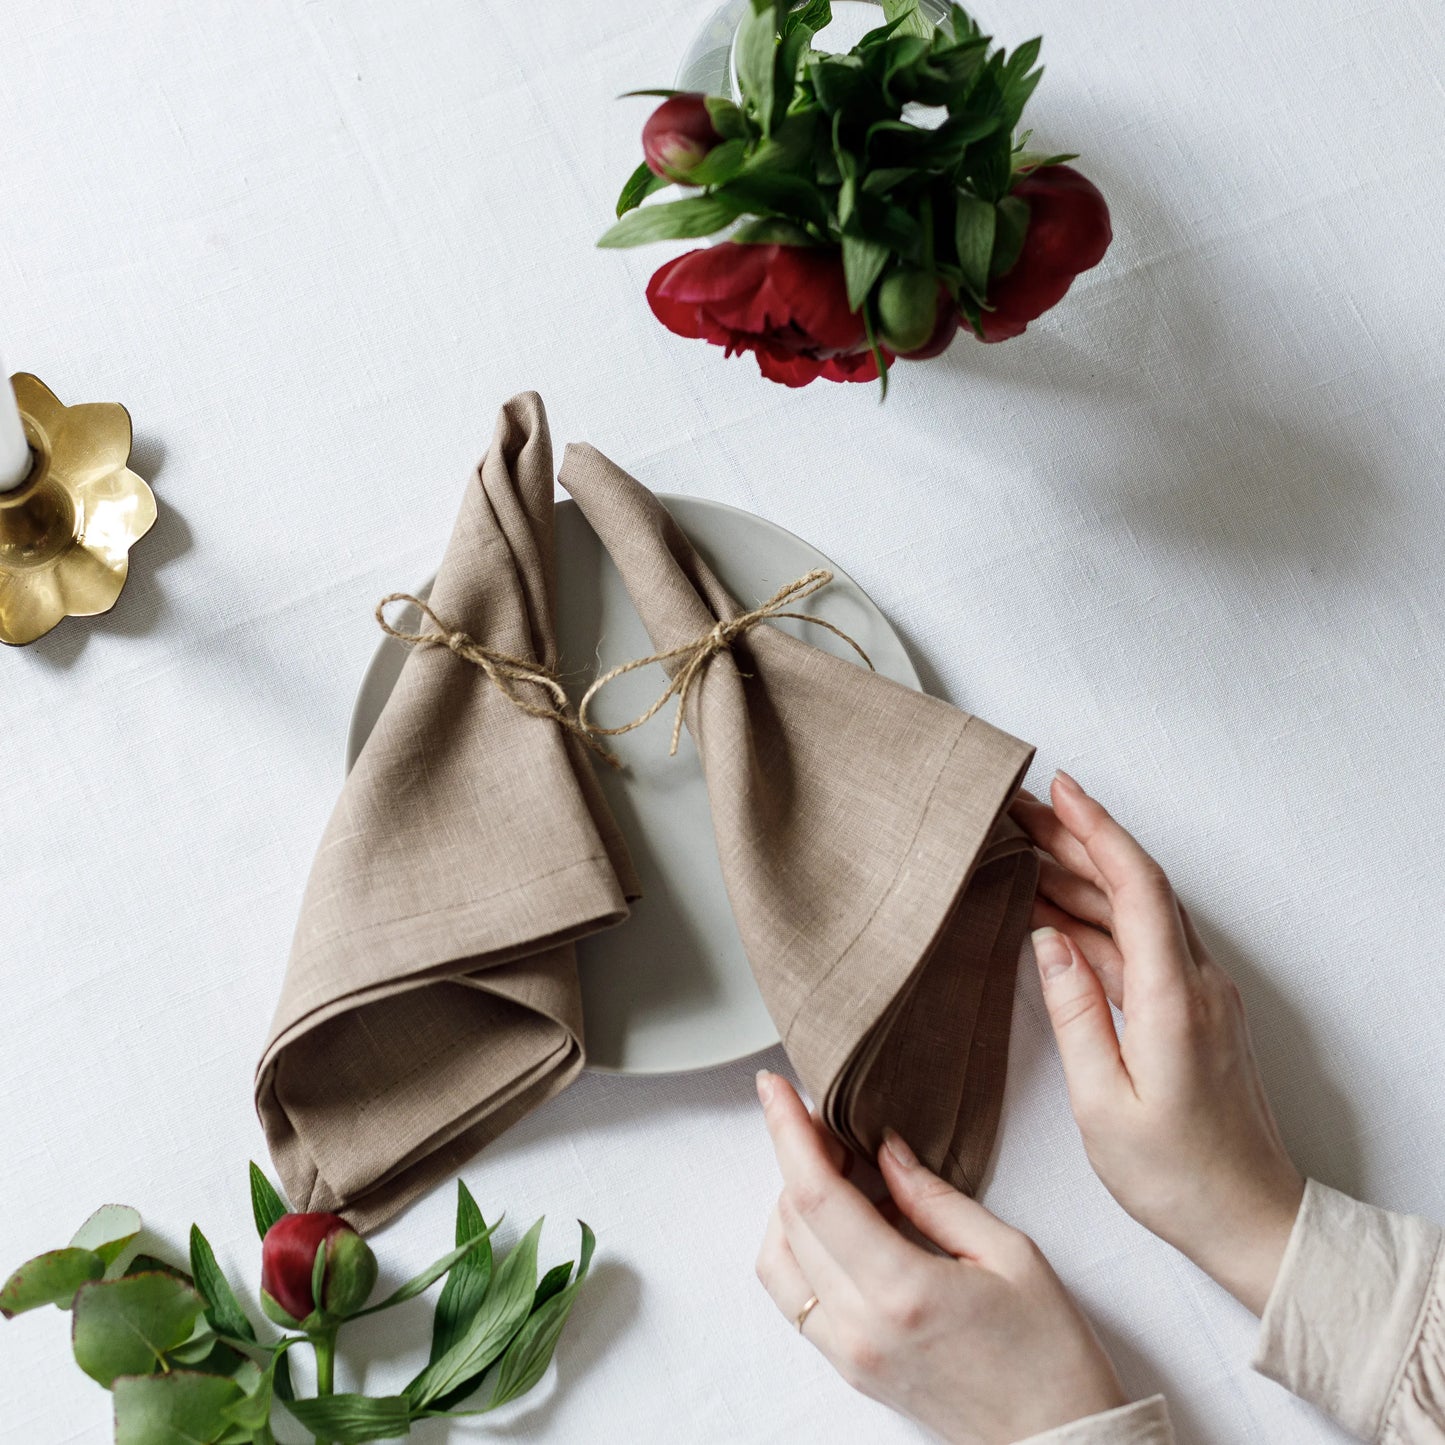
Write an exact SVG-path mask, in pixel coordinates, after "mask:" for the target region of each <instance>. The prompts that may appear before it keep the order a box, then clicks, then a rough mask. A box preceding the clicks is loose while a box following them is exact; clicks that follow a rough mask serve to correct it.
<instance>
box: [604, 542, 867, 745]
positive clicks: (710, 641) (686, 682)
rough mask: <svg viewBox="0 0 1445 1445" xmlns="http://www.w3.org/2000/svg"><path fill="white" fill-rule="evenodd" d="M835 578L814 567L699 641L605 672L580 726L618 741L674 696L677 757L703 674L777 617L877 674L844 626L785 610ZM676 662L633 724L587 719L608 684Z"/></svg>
mask: <svg viewBox="0 0 1445 1445" xmlns="http://www.w3.org/2000/svg"><path fill="white" fill-rule="evenodd" d="M832 580H833V574H832V573H831V572H829V571H828V570H827V568H825V567H815V568H814V569H813V570H812V571H811V572H808V573H805V574H804V575H803V576H802V577H799V578H798V579H797V581H796V582H789V583H788V585H787V586H786V587H780V588H778V590H777V591H776V592H774V593H773V595H772V596H771V597H769V598H768V600H767V601H766V602H764V603H763V604H762V605H761V606H759V607H755V608H754V609H753V610H752V611H751V612H744V613H743V614H742V615H741V616H738V617H734V618H732V619H730V620H729V621H726V622H719V623H717V625H716V626H714V627H713V628H712V629H711V630H710V631H708V632H705V633H704V634H703V635H702V636H701V637H698V638H694V639H693V641H691V642H685V643H683V645H682V646H681V647H673V648H670V649H669V650H668V651H666V652H654V653H653V654H652V656H651V657H638V658H635V659H634V660H633V661H631V662H624V663H622V664H621V665H620V666H618V667H614V668H613V669H612V671H611V672H606V673H603V675H602V676H601V677H599V678H598V679H597V681H596V682H594V683H593V684H592V686H591V687H589V688H588V689H587V691H586V692H585V693H583V695H582V703H581V706H580V707H579V708H578V709H577V721H578V723H579V725H580V726H581V727H582V729H583V731H584V732H586V733H588V734H589V735H591V734H596V735H597V736H599V737H608V738H613V737H617V736H618V735H619V734H620V733H630V732H631V731H632V730H633V729H634V728H640V727H641V726H642V725H643V723H645V722H648V721H650V720H651V719H652V718H654V717H656V716H657V714H658V713H659V712H661V711H662V709H663V708H664V707H666V706H667V703H668V699H670V698H673V697H676V698H677V716H676V717H675V718H674V719H673V723H672V747H671V748H670V749H669V753H668V755H669V756H670V757H675V756H676V755H677V745H678V742H679V740H680V739H681V737H682V719H683V713H684V710H685V709H686V707H687V699H688V694H689V693H690V692H691V691H692V688H693V685H694V684H695V683H696V682H698V680H699V679H700V678H701V677H702V674H703V670H704V669H705V668H706V667H707V665H708V663H709V662H711V661H712V659H713V658H714V657H716V656H717V655H718V653H720V652H726V651H728V650H729V649H730V648H731V647H732V645H733V643H734V642H735V641H736V640H737V639H738V638H739V637H741V636H742V635H743V633H745V632H747V631H748V630H749V629H751V628H754V627H756V626H757V625H758V623H760V622H768V621H770V620H772V619H775V618H778V617H795V618H797V619H798V620H799V621H801V622H812V623H815V624H816V625H817V626H819V627H826V628H827V629H828V631H829V632H831V633H832V634H833V635H834V636H835V637H841V638H842V639H843V641H844V642H846V643H847V644H848V646H849V647H851V648H852V649H853V651H854V652H856V653H857V654H858V656H859V657H861V658H862V659H863V661H864V662H866V663H867V664H868V666H869V667H870V668H872V669H873V670H874V671H875V672H876V671H877V669H876V668H873V661H872V659H871V658H870V657H869V656H868V654H867V653H866V652H864V651H863V649H862V648H861V647H859V646H858V644H857V643H856V642H855V641H854V640H853V639H852V638H851V637H849V636H848V634H847V633H846V632H844V631H843V629H842V628H841V627H834V626H833V624H832V623H831V622H827V621H825V620H824V619H823V618H821V617H814V616H813V615H812V614H811V613H809V612H789V611H787V610H786V609H787V608H788V606H789V604H791V603H795V602H801V601H802V600H803V599H804V598H805V597H811V596H812V595H813V593H815V592H817V591H819V590H821V589H822V588H824V587H826V586H827V585H828V584H829V583H830V582H831V581H832ZM675 658H686V659H687V660H686V662H684V663H683V665H682V666H681V667H680V668H678V670H677V671H676V672H675V673H674V674H673V675H672V679H671V681H670V682H669V683H668V684H667V687H666V689H665V690H664V691H663V693H662V696H661V697H659V698H658V699H657V701H656V702H655V703H653V704H652V706H651V707H650V708H648V709H647V711H646V712H643V713H639V714H638V715H637V716H636V717H635V718H633V719H632V721H631V722H627V723H623V724H622V725H621V726H620V727H615V728H604V727H597V726H596V725H595V724H593V723H590V722H588V721H587V709H588V707H589V705H590V704H591V702H592V699H593V698H594V697H596V696H597V694H598V693H599V692H601V690H602V689H603V688H604V687H606V686H607V684H608V683H609V682H614V681H616V679H617V678H619V677H621V676H622V675H623V674H624V673H628V672H633V671H635V670H636V669H637V668H639V667H651V666H652V664H653V663H654V662H671V661H673V660H674V659H675Z"/></svg>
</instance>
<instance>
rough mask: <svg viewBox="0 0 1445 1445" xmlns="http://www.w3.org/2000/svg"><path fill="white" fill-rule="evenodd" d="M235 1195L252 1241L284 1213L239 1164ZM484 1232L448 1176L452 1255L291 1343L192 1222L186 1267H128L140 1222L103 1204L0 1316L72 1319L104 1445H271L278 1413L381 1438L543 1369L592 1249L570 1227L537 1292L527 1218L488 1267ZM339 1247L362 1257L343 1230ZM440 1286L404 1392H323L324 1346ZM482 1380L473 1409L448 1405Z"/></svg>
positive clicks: (147, 1258)
mask: <svg viewBox="0 0 1445 1445" xmlns="http://www.w3.org/2000/svg"><path fill="white" fill-rule="evenodd" d="M250 1189H251V1203H252V1210H253V1213H254V1216H255V1222H256V1232H257V1234H258V1235H260V1237H261V1238H262V1239H263V1240H264V1239H265V1237H266V1234H267V1232H268V1231H269V1230H270V1229H271V1227H272V1226H273V1225H274V1224H276V1222H277V1221H278V1220H279V1219H281V1218H282V1217H283V1216H284V1215H286V1214H288V1213H289V1212H290V1211H289V1209H288V1207H287V1204H286V1201H285V1200H284V1199H283V1198H282V1197H281V1195H280V1194H279V1193H278V1192H277V1190H276V1188H275V1186H274V1185H272V1183H271V1182H270V1180H269V1179H267V1178H266V1176H265V1174H264V1173H262V1171H261V1170H260V1169H258V1168H257V1167H256V1165H254V1164H252V1165H251V1170H250ZM497 1223H500V1219H499V1220H498V1222H497ZM497 1223H494V1224H491V1225H488V1224H487V1223H486V1221H485V1220H484V1219H483V1217H482V1211H481V1210H480V1208H479V1207H478V1206H477V1202H476V1200H475V1199H474V1198H473V1197H472V1195H471V1193H470V1191H469V1190H468V1189H467V1186H466V1185H465V1184H464V1183H462V1182H461V1181H460V1180H459V1181H458V1183H457V1211H456V1245H455V1247H454V1248H453V1249H451V1250H449V1251H448V1252H447V1253H446V1254H444V1255H443V1256H442V1257H441V1258H440V1259H438V1260H437V1261H436V1262H435V1263H433V1264H432V1265H430V1266H428V1268H426V1269H424V1270H422V1271H421V1273H420V1274H418V1275H416V1276H414V1277H413V1278H412V1279H410V1280H408V1281H407V1282H406V1283H405V1284H403V1285H401V1286H400V1287H399V1288H398V1289H396V1290H394V1291H393V1292H392V1293H391V1294H390V1295H388V1296H386V1297H385V1298H384V1299H382V1300H380V1301H379V1302H378V1303H376V1304H372V1305H364V1307H361V1308H355V1309H353V1310H352V1312H351V1313H349V1314H347V1315H346V1316H345V1317H344V1318H336V1317H329V1316H328V1315H327V1313H326V1311H325V1310H324V1309H320V1308H318V1309H316V1310H314V1311H313V1313H312V1314H311V1315H309V1316H308V1317H307V1318H306V1319H305V1320H301V1321H298V1322H296V1326H295V1330H294V1332H293V1331H291V1330H289V1329H288V1330H287V1331H286V1332H283V1333H282V1334H281V1335H280V1336H279V1337H276V1338H271V1339H265V1338H262V1336H261V1334H260V1333H259V1332H258V1328H257V1324H256V1323H255V1320H254V1319H253V1316H252V1315H251V1314H249V1313H248V1312H247V1310H246V1308H245V1307H244V1306H243V1305H242V1303H241V1300H240V1298H239V1297H238V1295H237V1294H236V1291H235V1290H234V1289H233V1288H232V1286H231V1284H230V1281H229V1280H227V1278H226V1276H225V1274H224V1272H223V1271H222V1270H221V1268H220V1265H219V1264H218V1263H217V1261H216V1255H215V1251H214V1250H213V1249H212V1248H211V1245H210V1242H209V1241H208V1240H207V1239H206V1237H205V1235H204V1234H202V1232H201V1230H200V1229H199V1227H197V1226H195V1225H192V1227H191V1234H190V1261H189V1263H190V1269H189V1270H186V1269H183V1268H181V1267H180V1266H178V1265H174V1264H169V1263H167V1262H165V1261H164V1260H160V1259H157V1258H156V1257H155V1256H152V1255H148V1254H132V1255H131V1257H130V1259H129V1262H128V1263H127V1262H126V1259H125V1256H126V1253H127V1251H128V1250H129V1249H130V1248H131V1246H132V1245H133V1243H134V1241H135V1239H136V1237H137V1235H138V1234H139V1233H140V1228H141V1218H140V1215H139V1214H137V1213H136V1211H135V1210H133V1209H130V1208H128V1207H126V1206H124V1205H114V1204H108V1205H105V1206H104V1207H103V1208H101V1209H99V1210H97V1211H96V1212H95V1213H94V1214H93V1215H92V1216H91V1217H90V1218H89V1219H88V1220H86V1222H85V1223H84V1224H83V1225H82V1226H81V1227H80V1229H79V1230H78V1231H77V1232H76V1234H75V1236H74V1237H73V1238H72V1240H71V1241H70V1243H69V1244H68V1245H67V1246H65V1247H64V1248H62V1249H56V1250H51V1251H49V1252H48V1253H46V1254H42V1255H38V1256H37V1257H36V1258H34V1259H31V1260H27V1261H26V1262H25V1263H24V1264H22V1265H21V1266H20V1267H19V1268H18V1269H17V1270H16V1271H15V1272H14V1273H13V1274H12V1275H11V1276H10V1278H9V1279H8V1280H7V1281H6V1282H5V1284H4V1285H3V1287H0V1313H3V1315H4V1316H5V1317H6V1318H7V1319H8V1318H11V1317H13V1316H15V1315H18V1314H22V1313H24V1312H26V1311H28V1310H33V1309H39V1308H41V1307H42V1306H44V1305H56V1306H58V1307H59V1308H61V1309H68V1310H70V1311H71V1313H72V1316H73V1322H72V1329H71V1339H72V1348H73V1350H74V1354H75V1359H76V1363H77V1364H78V1365H79V1366H80V1367H81V1369H82V1370H84V1371H85V1373H86V1374H88V1375H89V1376H90V1377H91V1378H92V1379H94V1380H96V1381H97V1382H98V1383H99V1384H101V1385H104V1386H105V1387H106V1388H107V1389H108V1390H110V1391H111V1394H112V1399H113V1402H114V1415H115V1439H116V1441H117V1442H118V1445H248V1442H249V1445H275V1435H274V1433H273V1429H272V1421H273V1417H274V1414H275V1411H276V1409H277V1408H278V1407H279V1408H281V1409H283V1410H285V1411H286V1412H287V1413H289V1414H290V1415H291V1416H292V1417H294V1419H295V1420H297V1421H298V1422H299V1423H300V1424H301V1425H302V1426H303V1427H304V1428H305V1429H307V1430H309V1431H311V1432H312V1434H313V1436H314V1438H315V1440H316V1441H317V1442H335V1445H349V1442H353V1441H368V1440H391V1439H396V1438H399V1437H401V1436H405V1435H407V1434H408V1433H409V1432H410V1430H411V1426H412V1424H413V1423H414V1422H415V1421H417V1420H423V1419H434V1418H437V1417H439V1416H445V1415H459V1416H470V1415H480V1414H485V1413H487V1412H488V1411H491V1410H495V1409H497V1408H498V1407H499V1406H501V1405H505V1404H508V1403H509V1402H511V1401H512V1400H515V1399H517V1398H518V1397H519V1396H521V1395H524V1394H526V1393H527V1391H529V1390H530V1389H532V1388H533V1387H534V1386H535V1385H536V1384H537V1383H538V1382H539V1381H540V1380H541V1378H542V1377H543V1375H544V1374H546V1371H547V1367H548V1365H549V1364H550V1362H551V1360H552V1356H553V1354H554V1352H555V1350H556V1347H557V1341H558V1338H559V1336H560V1335H561V1333H562V1328H563V1326H564V1325H565V1324H566V1322H567V1317H568V1315H569V1314H570V1313H571V1310H572V1306H573V1303H574V1301H575V1300H576V1297H577V1293H578V1291H579V1290H580V1288H581V1286H582V1282H583V1280H584V1279H585V1278H586V1276H587V1272H588V1268H589V1266H590V1264H591V1260H592V1253H593V1250H594V1248H595V1244H596V1241H595V1239H594V1236H593V1234H592V1231H591V1230H590V1229H589V1228H588V1227H587V1226H586V1225H585V1224H584V1225H582V1247H581V1251H580V1253H579V1256H578V1259H577V1260H576V1262H575V1264H574V1263H572V1262H568V1263H565V1264H560V1265H557V1266H555V1267H554V1268H552V1269H550V1270H549V1271H548V1272H547V1273H546V1274H545V1275H544V1276H543V1277H542V1279H541V1280H540V1281H539V1280H538V1278H537V1251H538V1244H539V1241H540V1237H541V1233H542V1221H541V1220H540V1219H539V1220H538V1221H537V1222H536V1223H535V1224H534V1225H533V1226H532V1228H531V1229H529V1230H528V1231H527V1233H526V1234H525V1235H524V1236H523V1237H522V1239H521V1240H520V1241H519V1242H518V1243H517V1244H516V1245H515V1246H514V1247H513V1249H512V1250H511V1252H510V1253H509V1254H507V1256H506V1257H505V1258H504V1259H503V1260H502V1261H501V1262H500V1264H497V1263H495V1262H494V1260H493V1255H492V1244H491V1238H492V1235H493V1233H494V1232H495V1230H496V1228H497ZM334 1224H335V1221H333V1225H334ZM347 1240H348V1242H349V1243H350V1244H352V1245H355V1246H357V1248H360V1247H361V1246H360V1241H358V1240H356V1239H354V1238H353V1237H352V1236H351V1235H350V1234H349V1233H348V1234H347ZM327 1259H328V1256H327V1251H326V1247H325V1243H324V1242H323V1244H322V1246H321V1247H320V1248H318V1250H317V1253H316V1259H315V1264H314V1266H313V1268H312V1279H311V1287H312V1299H313V1300H318V1301H319V1300H322V1299H325V1298H328V1296H326V1295H324V1293H323V1289H324V1286H325V1283H326V1270H327ZM441 1279H445V1284H444V1285H443V1286H442V1290H441V1294H440V1296H439V1297H438V1299H437V1302H436V1307H435V1310H434V1311H433V1315H432V1333H431V1350H430V1355H429V1358H428V1361H427V1364H426V1366H425V1367H424V1368H423V1369H422V1370H421V1371H420V1372H419V1373H418V1374H417V1376H416V1377H415V1378H414V1379H413V1380H412V1381H411V1383H410V1384H409V1385H408V1386H407V1387H406V1389H405V1390H404V1391H402V1392H401V1393H400V1394H397V1395H386V1396H372V1395H362V1394H346V1393H336V1392H335V1391H334V1388H333V1383H334V1381H333V1351H334V1349H335V1345H336V1340H337V1336H338V1333H339V1332H340V1330H341V1329H342V1328H343V1327H344V1326H345V1324H346V1323H347V1322H348V1321H349V1320H352V1319H359V1318H360V1317H361V1316H363V1315H369V1314H375V1313H377V1312H378V1311H381V1310H387V1309H392V1308H394V1307H395V1306H397V1305H401V1304H405V1303H406V1302H407V1301H409V1300H412V1299H415V1298H416V1297H417V1296H419V1295H421V1294H423V1293H424V1292H425V1291H426V1290H428V1289H429V1288H430V1287H431V1286H432V1285H433V1284H435V1283H436V1282H437V1281H438V1280H441ZM330 1298H333V1299H334V1298H335V1296H334V1295H333V1296H331V1297H330ZM348 1308H349V1307H348ZM263 1313H264V1311H263ZM301 1344H307V1345H309V1346H310V1347H311V1348H312V1349H313V1350H314V1352H315V1355H316V1365H317V1393H316V1395H315V1396H313V1397H310V1398H298V1397H297V1396H296V1393H295V1389H294V1387H293V1385H292V1381H291V1370H290V1360H289V1352H290V1351H291V1350H292V1349H293V1348H294V1347H295V1346H297V1345H301ZM487 1380H490V1381H491V1391H490V1394H489V1395H488V1396H487V1402H486V1404H484V1405H482V1406H480V1407H475V1408H469V1409H458V1408H457V1407H458V1406H459V1405H462V1404H463V1403H464V1402H465V1401H467V1400H468V1399H469V1398H470V1397H471V1396H473V1395H474V1394H475V1393H476V1392H477V1390H478V1389H479V1388H480V1387H481V1385H482V1384H483V1383H484V1382H485V1381H487Z"/></svg>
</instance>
